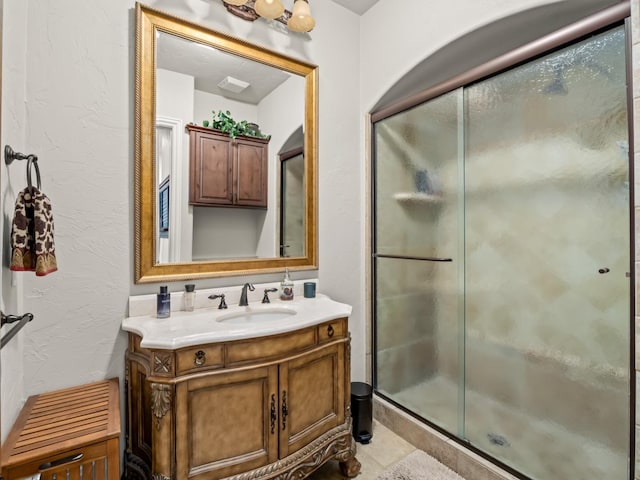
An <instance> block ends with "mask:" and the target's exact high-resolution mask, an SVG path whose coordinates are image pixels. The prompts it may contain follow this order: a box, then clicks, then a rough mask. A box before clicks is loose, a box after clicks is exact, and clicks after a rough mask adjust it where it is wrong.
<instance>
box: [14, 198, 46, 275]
mask: <svg viewBox="0 0 640 480" xmlns="http://www.w3.org/2000/svg"><path fill="white" fill-rule="evenodd" d="M32 196H33V198H32ZM10 269H11V270H15V271H30V272H36V275H37V276H39V277H41V276H43V275H47V274H48V273H51V272H55V271H56V270H57V269H58V265H57V262H56V253H55V247H54V244H53V214H52V213H51V201H50V200H49V199H48V198H47V196H46V195H45V194H44V193H42V192H41V191H40V190H38V189H37V188H35V187H32V188H31V191H30V190H29V188H25V189H24V190H22V191H21V192H20V193H19V194H18V198H17V199H16V207H15V211H14V215H13V223H12V225H11V266H10Z"/></svg>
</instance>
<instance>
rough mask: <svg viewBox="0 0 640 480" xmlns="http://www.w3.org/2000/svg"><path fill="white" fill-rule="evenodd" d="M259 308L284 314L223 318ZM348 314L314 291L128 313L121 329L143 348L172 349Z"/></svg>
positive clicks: (260, 334)
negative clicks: (160, 313) (164, 312)
mask: <svg viewBox="0 0 640 480" xmlns="http://www.w3.org/2000/svg"><path fill="white" fill-rule="evenodd" d="M260 312H262V313H266V312H273V313H283V314H284V315H283V318H279V319H265V320H256V321H252V322H228V321H224V320H223V319H224V318H228V317H229V316H234V315H242V314H243V313H249V314H250V313H260ZM285 312H286V313H285ZM287 313H288V314H287ZM349 315H351V306H350V305H347V304H344V303H340V302H336V301H334V300H331V299H330V298H329V297H327V296H326V295H321V294H318V295H317V296H316V297H315V298H304V297H302V296H301V297H298V298H295V299H294V300H290V301H282V300H278V299H275V300H271V303H265V304H263V303H259V302H254V303H250V304H249V306H248V307H239V306H237V305H235V306H232V305H230V306H229V308H227V309H223V310H219V309H218V308H216V307H215V306H214V307H212V308H200V309H196V310H195V311H193V312H185V311H172V312H171V316H170V317H169V318H156V316H155V315H141V316H136V317H128V318H125V319H124V320H123V321H122V329H123V330H125V331H127V332H133V333H136V334H138V335H140V336H141V337H142V340H141V342H140V345H141V346H142V347H144V348H158V349H176V348H183V347H189V346H192V345H200V344H205V343H214V342H224V341H229V340H241V339H247V338H254V337H263V336H267V335H273V334H277V333H284V332H290V331H293V330H297V329H299V328H304V327H309V326H312V325H316V324H319V323H322V322H326V321H328V320H334V319H336V318H342V317H348V316H349Z"/></svg>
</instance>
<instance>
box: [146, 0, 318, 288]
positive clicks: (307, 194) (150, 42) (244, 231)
mask: <svg viewBox="0 0 640 480" xmlns="http://www.w3.org/2000/svg"><path fill="white" fill-rule="evenodd" d="M136 40H137V41H136V171H135V173H136V177H135V194H136V211H135V237H136V250H135V254H136V255H135V281H136V283H147V282H159V281H167V280H180V279H186V278H206V277H214V276H224V275H239V274H247V273H257V272H269V271H281V270H283V269H284V267H289V268H290V269H294V270H295V269H313V268H317V226H316V216H317V211H316V208H317V206H316V202H317V191H316V190H317V187H316V182H317V180H316V172H317V165H316V164H317V158H316V151H317V126H316V118H317V81H318V80H317V67H315V66H313V65H310V64H307V63H305V62H301V61H298V60H295V59H292V58H289V57H286V56H284V55H281V54H279V53H276V52H272V51H269V50H266V49H264V48H262V47H258V46H255V45H251V44H249V43H247V42H244V41H242V40H238V39H236V38H233V37H229V36H227V35H224V34H221V33H218V32H215V31H213V30H209V29H207V28H205V27H202V26H200V25H196V24H193V23H190V22H187V21H184V20H181V19H178V18H175V17H172V16H170V15H167V14H165V13H162V12H160V11H158V10H155V9H151V8H149V7H145V6H143V5H140V4H138V5H137V25H136ZM195 131H197V133H198V138H197V140H194V138H195V136H196V135H195V134H194V132H195ZM194 141H195V142H198V143H194ZM296 142H297V144H296V145H295V148H300V149H301V151H300V158H301V162H302V163H301V167H299V168H298V171H299V172H301V175H302V177H301V178H298V179H296V181H298V182H299V185H297V186H296V189H297V191H296V192H295V194H294V196H292V194H291V193H290V192H291V191H292V189H291V187H289V189H287V186H286V185H285V184H284V183H283V182H284V181H285V180H284V179H285V178H287V176H283V175H282V172H281V168H283V167H282V165H283V164H282V163H281V162H282V159H283V155H284V154H286V152H290V151H291V149H292V143H296ZM194 198H195V199H196V200H194ZM211 198H215V200H211ZM294 198H295V200H293V199H294ZM292 201H295V202H296V203H297V205H296V206H295V208H293V206H292V205H290V203H291V202H292ZM294 212H295V215H296V218H295V219H294V218H293V217H292V215H293V213H294ZM292 220H293V221H294V224H295V228H294V227H293V226H292V223H291V221H292ZM284 221H288V222H289V223H288V224H287V225H284V226H283V225H282V222H284ZM285 235H287V237H285ZM291 243H294V244H295V247H293V248H290V249H287V248H283V245H287V244H291Z"/></svg>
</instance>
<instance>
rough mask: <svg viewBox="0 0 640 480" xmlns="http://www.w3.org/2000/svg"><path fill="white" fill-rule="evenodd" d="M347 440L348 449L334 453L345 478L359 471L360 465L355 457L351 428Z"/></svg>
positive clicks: (353, 475)
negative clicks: (337, 453)
mask: <svg viewBox="0 0 640 480" xmlns="http://www.w3.org/2000/svg"><path fill="white" fill-rule="evenodd" d="M349 441H350V443H349V445H350V448H349V450H347V451H346V452H343V453H341V454H339V455H336V459H337V460H338V462H339V465H340V472H342V475H344V476H345V477H347V478H353V477H355V476H356V475H358V474H359V473H360V467H362V465H361V464H360V462H359V461H358V459H357V458H356V442H355V440H354V439H353V437H352V436H351V429H349Z"/></svg>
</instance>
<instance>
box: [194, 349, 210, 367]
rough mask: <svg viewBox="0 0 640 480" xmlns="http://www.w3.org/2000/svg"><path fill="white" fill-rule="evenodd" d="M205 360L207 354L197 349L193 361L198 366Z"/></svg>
mask: <svg viewBox="0 0 640 480" xmlns="http://www.w3.org/2000/svg"><path fill="white" fill-rule="evenodd" d="M206 361H207V355H206V354H205V353H204V352H203V351H202V350H198V351H197V352H196V356H195V358H194V360H193V363H195V364H196V365H197V366H198V367H199V366H200V365H204V362H206Z"/></svg>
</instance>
